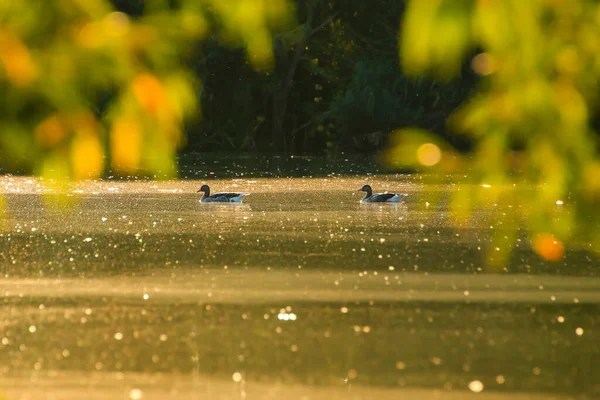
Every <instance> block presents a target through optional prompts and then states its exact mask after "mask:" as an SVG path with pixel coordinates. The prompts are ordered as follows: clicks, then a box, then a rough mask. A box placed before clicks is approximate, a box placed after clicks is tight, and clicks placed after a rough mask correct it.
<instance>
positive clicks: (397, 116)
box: [114, 0, 475, 154]
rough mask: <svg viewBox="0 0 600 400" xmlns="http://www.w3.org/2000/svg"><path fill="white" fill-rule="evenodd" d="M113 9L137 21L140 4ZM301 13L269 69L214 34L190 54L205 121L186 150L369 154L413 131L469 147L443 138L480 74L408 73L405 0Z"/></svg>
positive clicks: (337, 2) (335, 0)
mask: <svg viewBox="0 0 600 400" xmlns="http://www.w3.org/2000/svg"><path fill="white" fill-rule="evenodd" d="M114 3H115V5H116V6H117V7H118V8H119V9H120V10H122V11H123V12H126V13H128V14H129V15H131V16H133V17H135V16H137V15H140V14H141V13H142V11H143V7H144V4H143V2H141V1H136V0H114ZM173 4H174V5H173V6H174V7H176V1H174V2H173ZM295 7H296V20H297V22H298V25H297V26H296V27H295V28H294V29H291V30H289V31H282V32H279V33H278V34H277V35H276V37H275V39H274V43H273V46H274V49H275V56H276V62H275V66H274V68H273V69H271V70H269V71H256V70H254V69H253V68H252V67H251V66H250V64H249V63H248V61H247V57H246V55H245V52H244V50H243V48H242V46H239V47H237V48H236V47H235V46H231V45H229V46H225V45H224V44H223V41H222V40H219V39H218V38H219V32H218V30H216V31H213V32H212V33H211V37H209V39H208V40H205V41H204V42H203V43H202V44H201V45H198V46H197V47H195V48H192V49H190V50H189V52H188V54H187V55H186V57H187V60H186V61H187V63H188V64H189V66H190V67H191V68H192V69H193V70H194V71H196V73H197V74H198V76H199V78H200V79H201V81H202V83H203V86H202V90H201V92H199V93H198V101H199V102H200V103H201V107H202V118H199V119H197V120H196V121H191V122H189V123H188V124H187V126H186V131H187V137H188V140H187V145H186V146H185V148H184V149H183V150H182V151H183V152H189V151H199V152H206V151H226V152H238V151H244V152H248V151H250V152H284V153H296V154H298V153H300V154H302V153H309V154H315V153H324V152H328V153H334V154H335V153H339V152H342V151H344V152H367V153H371V152H374V151H377V150H378V149H380V148H382V147H384V145H385V144H386V138H387V137H388V135H389V134H390V132H392V131H393V130H394V129H397V128H401V127H407V126H416V127H422V128H427V129H429V130H432V131H434V132H436V133H437V134H439V135H442V136H444V137H445V139H447V140H450V141H451V142H453V143H454V144H455V145H457V146H458V147H464V146H465V145H466V143H456V140H457V139H456V137H453V136H449V135H446V120H447V118H448V116H449V115H450V113H452V111H453V110H455V109H456V107H457V106H458V105H459V104H460V103H461V102H463V101H464V100H465V99H466V98H467V96H468V95H469V93H470V92H471V91H472V90H473V88H474V84H475V75H474V74H473V73H472V72H471V70H470V68H469V67H468V65H465V67H464V68H463V74H462V76H461V77H459V78H457V79H454V80H453V81H451V82H436V81H435V80H433V79H427V78H419V79H413V78H408V77H406V76H404V75H403V73H402V72H401V70H400V66H399V60H398V53H399V52H398V32H399V28H400V26H399V25H400V21H401V17H402V13H403V12H404V7H405V3H404V1H398V0H372V1H364V0H295Z"/></svg>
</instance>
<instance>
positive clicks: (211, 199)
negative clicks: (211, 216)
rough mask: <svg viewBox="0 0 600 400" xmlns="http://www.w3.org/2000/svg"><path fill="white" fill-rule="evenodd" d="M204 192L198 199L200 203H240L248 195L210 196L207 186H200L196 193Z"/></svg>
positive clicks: (220, 194)
mask: <svg viewBox="0 0 600 400" xmlns="http://www.w3.org/2000/svg"><path fill="white" fill-rule="evenodd" d="M199 192H204V195H203V196H202V198H201V199H200V202H201V203H241V202H242V201H243V200H244V197H246V196H248V195H249V194H250V193H215V194H213V195H211V194H210V187H209V186H208V185H202V186H201V187H200V189H199V190H198V191H197V192H196V193H199Z"/></svg>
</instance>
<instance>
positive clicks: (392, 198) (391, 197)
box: [358, 185, 408, 203]
mask: <svg viewBox="0 0 600 400" xmlns="http://www.w3.org/2000/svg"><path fill="white" fill-rule="evenodd" d="M358 191H359V192H365V197H363V199H362V200H361V201H360V202H361V203H402V202H403V200H404V198H405V197H406V196H408V195H407V194H398V193H375V194H373V189H371V186H369V185H365V186H363V187H362V188H360V189H358Z"/></svg>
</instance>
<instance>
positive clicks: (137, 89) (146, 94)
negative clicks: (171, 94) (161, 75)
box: [131, 73, 165, 116]
mask: <svg viewBox="0 0 600 400" xmlns="http://www.w3.org/2000/svg"><path fill="white" fill-rule="evenodd" d="M131 88H132V90H133V93H134V94H135V97H136V99H137V101H138V102H139V103H140V106H141V107H142V108H143V109H144V111H146V112H147V113H148V114H149V115H151V116H157V115H158V113H159V112H160V110H161V109H162V108H163V107H164V105H165V93H164V90H163V87H162V85H161V83H160V82H159V80H158V79H157V78H156V77H155V76H154V75H151V74H148V73H142V74H139V75H138V76H136V77H135V78H134V79H133V81H132V83H131Z"/></svg>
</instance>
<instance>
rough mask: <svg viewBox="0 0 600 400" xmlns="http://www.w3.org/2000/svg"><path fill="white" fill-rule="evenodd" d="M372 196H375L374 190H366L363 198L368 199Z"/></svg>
mask: <svg viewBox="0 0 600 400" xmlns="http://www.w3.org/2000/svg"><path fill="white" fill-rule="evenodd" d="M371 196H373V191H371V190H365V197H363V200H364V199H368V198H369V197H371Z"/></svg>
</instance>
